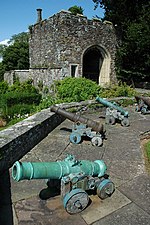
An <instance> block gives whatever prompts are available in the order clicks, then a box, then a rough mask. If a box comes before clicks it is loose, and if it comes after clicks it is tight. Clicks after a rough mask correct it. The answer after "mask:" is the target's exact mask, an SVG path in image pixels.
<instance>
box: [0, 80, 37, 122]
mask: <svg viewBox="0 0 150 225" xmlns="http://www.w3.org/2000/svg"><path fill="white" fill-rule="evenodd" d="M0 87H2V88H1V93H0V116H1V117H3V118H6V119H7V120H10V119H11V118H14V117H18V116H19V117H21V116H22V115H24V114H28V113H30V112H31V111H32V109H33V108H34V105H38V104H39V103H40V101H41V95H40V94H39V92H38V90H37V89H36V88H35V87H33V86H32V84H31V83H30V82H29V81H27V82H24V83H19V81H16V82H15V84H14V85H12V86H9V87H8V86H7V84H5V83H4V82H3V83H1V84H0Z"/></svg>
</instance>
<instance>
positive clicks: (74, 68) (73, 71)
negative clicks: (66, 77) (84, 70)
mask: <svg viewBox="0 0 150 225" xmlns="http://www.w3.org/2000/svg"><path fill="white" fill-rule="evenodd" d="M77 73H78V65H71V77H76V76H77Z"/></svg>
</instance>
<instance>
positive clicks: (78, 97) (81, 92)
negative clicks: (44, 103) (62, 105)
mask: <svg viewBox="0 0 150 225" xmlns="http://www.w3.org/2000/svg"><path fill="white" fill-rule="evenodd" d="M55 85H56V94H57V99H61V100H62V101H63V102H74V101H75V102H80V101H84V100H88V99H93V98H95V97H96V96H97V94H98V92H99V89H100V86H99V85H97V84H96V83H95V82H94V81H91V80H88V79H86V78H75V77H74V78H71V77H66V78H65V79H63V80H62V81H56V82H55Z"/></svg>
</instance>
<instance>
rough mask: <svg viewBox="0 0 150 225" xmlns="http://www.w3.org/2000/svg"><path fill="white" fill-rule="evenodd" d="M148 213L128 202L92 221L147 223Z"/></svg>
mask: <svg viewBox="0 0 150 225" xmlns="http://www.w3.org/2000/svg"><path fill="white" fill-rule="evenodd" d="M149 224H150V215H149V214H147V213H146V212H145V211H144V210H142V209H141V208H139V207H138V206H137V205H136V204H134V203H130V204H129V205H126V206H124V207H122V208H121V209H119V210H117V211H115V212H113V213H112V214H110V215H109V216H106V217H104V218H102V219H101V220H99V221H97V222H95V223H93V225H149Z"/></svg>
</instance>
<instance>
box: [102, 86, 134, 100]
mask: <svg viewBox="0 0 150 225" xmlns="http://www.w3.org/2000/svg"><path fill="white" fill-rule="evenodd" d="M135 94H136V91H135V90H134V89H133V88H131V87H130V86H128V85H127V84H126V83H119V84H118V85H110V86H108V87H106V88H101V89H100V92H99V96H101V97H102V98H113V97H122V96H123V97H133V96H135Z"/></svg>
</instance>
